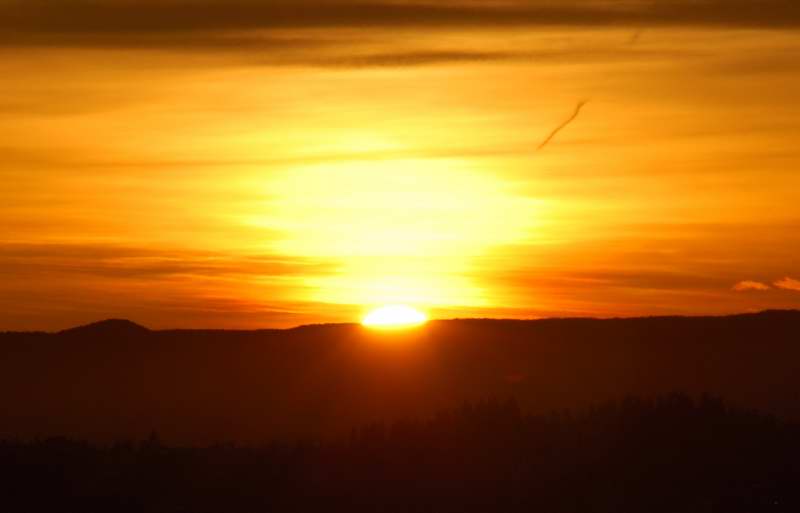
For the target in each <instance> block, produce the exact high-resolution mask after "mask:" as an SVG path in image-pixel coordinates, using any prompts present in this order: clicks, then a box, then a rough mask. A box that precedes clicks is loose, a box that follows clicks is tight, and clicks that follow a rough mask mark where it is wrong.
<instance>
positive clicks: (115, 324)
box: [59, 319, 150, 337]
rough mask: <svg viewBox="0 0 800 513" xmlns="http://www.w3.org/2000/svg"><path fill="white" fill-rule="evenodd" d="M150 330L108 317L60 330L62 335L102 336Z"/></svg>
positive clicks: (139, 333) (124, 320)
mask: <svg viewBox="0 0 800 513" xmlns="http://www.w3.org/2000/svg"><path fill="white" fill-rule="evenodd" d="M148 331H150V330H148V329H147V328H145V327H144V326H140V325H139V324H136V323H135V322H131V321H128V320H126V319H108V320H105V321H99V322H94V323H92V324H87V325H85V326H78V327H77V328H71V329H68V330H64V331H61V332H59V334H60V335H69V336H80V337H101V336H112V337H113V336H131V335H142V334H144V333H147V332H148Z"/></svg>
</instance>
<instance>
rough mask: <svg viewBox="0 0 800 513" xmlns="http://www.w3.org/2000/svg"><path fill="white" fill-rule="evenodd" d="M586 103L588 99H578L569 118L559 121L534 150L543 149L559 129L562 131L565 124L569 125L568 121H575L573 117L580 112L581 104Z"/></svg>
mask: <svg viewBox="0 0 800 513" xmlns="http://www.w3.org/2000/svg"><path fill="white" fill-rule="evenodd" d="M587 103H588V100H583V101H580V102H578V106H577V107H575V112H573V113H572V115H571V116H570V117H569V118H568V119H567V120H566V121H564V122H563V123H561V124H560V125H558V126H557V127H556V129H555V130H553V131H552V132H550V135H548V136H547V139H545V140H544V142H542V144H540V145H539V147H538V148H536V151H539V150H541V149H543V148H544V147H545V146H547V145H548V144H550V141H552V140H553V137H555V136H556V135H558V133H559V132H560V131H562V130H563V129H564V128H566V126H567V125H569V124H570V123H572V122H573V121H575V118H577V117H578V114H580V113H581V109H582V108H583V106H584V105H586V104H587Z"/></svg>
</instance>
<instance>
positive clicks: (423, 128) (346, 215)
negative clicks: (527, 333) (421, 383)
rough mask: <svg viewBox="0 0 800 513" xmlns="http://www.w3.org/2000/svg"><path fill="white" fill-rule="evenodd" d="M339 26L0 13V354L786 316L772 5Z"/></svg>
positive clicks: (400, 6)
mask: <svg viewBox="0 0 800 513" xmlns="http://www.w3.org/2000/svg"><path fill="white" fill-rule="evenodd" d="M276 1H277V0H276ZM715 2H716V0H714V1H712V2H711V4H713V5H716V3H715ZM368 3H369V4H370V5H372V6H373V7H372V8H370V9H361V8H353V9H344V10H343V11H342V12H339V11H338V10H337V9H335V7H336V6H333V5H332V4H330V2H325V1H321V0H296V1H294V0H293V1H292V2H282V1H278V2H277V4H276V2H273V1H271V0H270V1H266V2H251V1H249V0H246V1H243V2H234V3H231V2H218V1H216V0H212V1H207V2H205V1H204V2H198V1H196V0H181V1H179V2H157V1H154V0H145V1H142V2H124V1H121V0H120V1H118V0H108V1H104V2H83V3H79V4H80V5H78V4H76V5H75V6H74V8H69V9H68V8H58V9H56V7H57V6H58V5H60V4H58V3H53V6H54V7H53V10H52V11H50V12H48V15H47V17H46V20H47V22H44V21H42V20H43V19H44V18H43V17H42V14H41V12H42V11H41V9H40V8H28V7H26V6H27V5H28V3H26V2H11V3H9V2H2V1H0V28H5V29H6V31H5V32H6V33H8V34H9V36H8V37H9V38H12V39H13V40H14V41H13V44H6V45H0V54H2V60H1V62H2V71H3V72H2V73H1V74H0V75H1V76H2V78H0V84H2V87H3V91H4V95H3V97H4V98H6V99H7V100H6V101H3V102H0V136H2V140H3V143H2V148H0V150H2V154H3V158H2V162H0V179H2V183H3V184H4V187H0V269H3V270H4V271H5V274H4V276H3V278H2V279H0V329H2V328H5V329H24V328H31V329H41V328H52V329H57V328H64V327H67V326H71V325H75V324H80V323H82V322H88V321H90V320H93V319H97V318H104V317H130V316H134V317H135V318H136V319H137V320H140V321H141V322H144V323H146V324H148V325H150V326H154V327H195V326H197V325H203V326H207V327H289V326H294V325H298V324H304V323H318V322H348V321H351V320H352V319H354V318H358V316H359V312H361V311H362V309H363V308H364V307H365V305H375V304H396V303H399V304H419V305H426V308H429V311H430V314H431V315H432V316H435V317H441V316H443V315H452V316H462V315H471V316H480V317H543V316H552V315H557V316H584V315H590V316H600V317H609V316H618V315H623V316H625V315H658V314H722V313H733V312H741V311H748V310H759V309H766V308H794V307H797V305H799V304H800V293H798V292H797V290H796V289H797V287H791V286H788V287H787V286H783V284H786V283H792V282H791V281H786V280H787V279H788V280H794V281H796V280H800V268H798V266H797V253H798V248H799V247H800V229H798V226H800V224H799V223H800V202H799V201H797V194H798V193H797V191H798V190H800V174H799V173H797V172H795V171H796V170H797V169H798V163H799V162H800V150H799V149H798V145H797V144H796V141H797V140H798V138H799V137H800V115H798V114H800V112H799V111H800V107H798V102H797V101H796V98H795V96H796V91H797V90H800V71H798V69H797V66H796V65H795V61H796V58H795V57H796V55H797V54H798V52H800V35H799V34H800V33H798V31H797V30H794V29H793V28H791V27H789V26H786V25H784V22H783V20H786V19H789V18H790V17H791V16H790V14H791V13H793V12H794V11H791V9H796V6H794V5H795V4H791V5H792V6H794V7H792V6H790V7H787V9H789V11H787V12H789V13H790V14H785V15H780V12H782V11H780V12H779V11H775V13H777V14H775V13H773V14H770V13H771V12H772V11H769V10H768V9H765V10H764V12H763V13H762V12H761V10H757V11H753V12H752V13H751V14H753V16H754V15H755V14H756V13H760V14H758V16H755V17H753V16H751V15H747V14H741V15H740V14H739V11H738V10H737V9H730V8H728V7H724V6H723V4H720V6H721V7H720V10H719V12H720V16H721V18H719V19H717V18H715V14H714V13H715V12H716V10H715V9H714V8H712V7H709V8H708V9H699V10H695V9H693V8H692V5H690V4H691V2H690V3H687V2H674V10H670V11H669V12H670V15H669V16H667V17H666V18H664V17H663V16H661V15H658V13H655V11H654V10H656V11H657V10H658V6H660V5H661V3H660V2H656V3H655V4H652V3H648V2H632V3H631V2H620V3H619V5H617V3H616V2H591V1H589V2H580V1H576V2H563V3H562V2H543V1H541V0H510V1H508V2H496V3H495V4H496V5H495V4H492V6H491V7H487V5H484V3H482V2H472V1H466V0H447V1H446V2H443V5H446V7H442V8H438V7H437V8H434V7H432V5H433V4H431V5H428V4H426V3H424V2H396V1H393V0H369V2H368ZM667 3H669V4H670V5H673V3H672V2H667ZM34 4H35V3H34ZM45 4H47V5H50V4H49V3H48V2H45ZM278 4H280V5H284V4H285V5H284V7H285V6H286V5H289V4H291V5H292V6H299V7H292V8H291V9H289V8H286V9H283V8H280V9H279V12H280V13H282V14H281V15H280V16H276V15H275V13H276V11H275V9H277V7H276V5H278ZM623 4H624V6H623ZM651 4H652V5H651ZM711 4H709V5H711ZM32 5H33V4H32ZM37 5H38V4H37ZM437 5H438V4H437ZM781 5H783V4H781ZM786 5H789V3H786ZM551 11H552V12H551ZM749 12H750V11H746V10H745V11H742V13H749ZM392 13H394V14H392ZM398 13H399V14H398ZM395 14H398V15H397V16H395ZM545 14H546V16H545V18H546V19H545V20H543V19H540V16H544V15H545ZM662 14H663V13H662ZM759 16H760V17H759ZM431 17H433V18H431ZM695 17H696V18H697V19H695ZM153 20H161V21H159V22H158V23H156V24H155V25H157V26H151V24H152V23H153ZM276 20H277V21H276ZM492 20H494V22H497V24H493V22H492ZM597 20H599V21H597ZM512 21H513V22H512ZM562 22H563V23H562ZM354 27H357V29H356V28H354ZM643 27H647V29H646V30H643ZM354 30H357V33H358V37H354ZM765 91H768V92H769V94H764V93H765ZM584 101H585V102H586V103H585V104H584V103H583V102H584ZM578 106H581V108H580V109H578V108H577V107H578ZM545 141H547V144H544V145H543V142H545ZM742 284H745V285H742ZM748 284H749V285H748ZM753 284H755V285H753ZM53 305H56V306H55V307H53Z"/></svg>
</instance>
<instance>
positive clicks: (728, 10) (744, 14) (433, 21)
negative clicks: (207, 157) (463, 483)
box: [0, 0, 800, 46]
mask: <svg viewBox="0 0 800 513" xmlns="http://www.w3.org/2000/svg"><path fill="white" fill-rule="evenodd" d="M554 25H570V26H588V27H604V26H635V27H642V26H702V27H722V28H774V29H779V28H795V27H797V26H800V3H798V2H796V1H795V0H692V1H689V0H655V1H652V2H630V1H623V0H619V1H606V2H598V1H596V0H582V1H576V0H573V1H564V2H552V1H548V0H520V1H517V2H503V3H498V4H492V3H490V2H480V3H478V2H469V1H466V0H463V1H440V2H435V3H434V2H428V3H420V2H397V1H389V0H372V1H367V0H364V1H361V2H352V1H346V0H343V1H331V0H293V1H291V2H289V1H286V0H263V1H259V2H256V1H254V0H249V1H243V0H234V1H212V0H184V1H174V0H173V1H163V0H162V1H158V2H156V1H154V0H145V1H139V2H132V1H125V0H118V1H113V0H111V1H105V2H92V3H90V2H77V1H69V0H53V1H47V0H24V1H23V0H12V1H5V2H0V32H2V34H3V36H2V37H1V38H0V44H4V45H19V46H26V45H31V44H35V45H44V44H52V45H54V46H57V45H69V44H73V43H79V44H82V45H88V44H94V45H96V46H104V45H107V44H114V43H116V44H130V45H132V46H137V45H139V44H145V45H148V44H159V43H162V44H168V45H170V44H172V45H174V44H181V40H182V42H183V43H184V44H186V45H198V44H199V45H205V46H209V45H211V46H213V45H215V44H220V45H222V44H230V43H231V42H232V41H235V40H231V39H230V38H229V37H230V34H231V33H241V32H250V31H256V32H258V31H275V30H284V29H289V30H291V29H310V28H428V29H430V30H436V29H448V28H459V27H470V28H491V27H502V26H517V27H528V26H530V27H536V26H554ZM176 37H178V40H176V39H175V38H176ZM226 38H227V39H226ZM142 42H143V43H142Z"/></svg>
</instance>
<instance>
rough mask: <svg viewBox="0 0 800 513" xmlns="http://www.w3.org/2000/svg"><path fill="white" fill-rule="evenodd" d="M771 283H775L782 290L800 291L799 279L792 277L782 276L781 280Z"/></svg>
mask: <svg viewBox="0 0 800 513" xmlns="http://www.w3.org/2000/svg"><path fill="white" fill-rule="evenodd" d="M773 285H775V286H776V287H777V288H779V289H784V290H794V291H797V292H800V280H795V279H793V278H789V277H788V276H787V277H786V278H783V279H782V280H778V281H776V282H775V283H774V284H773Z"/></svg>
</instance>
